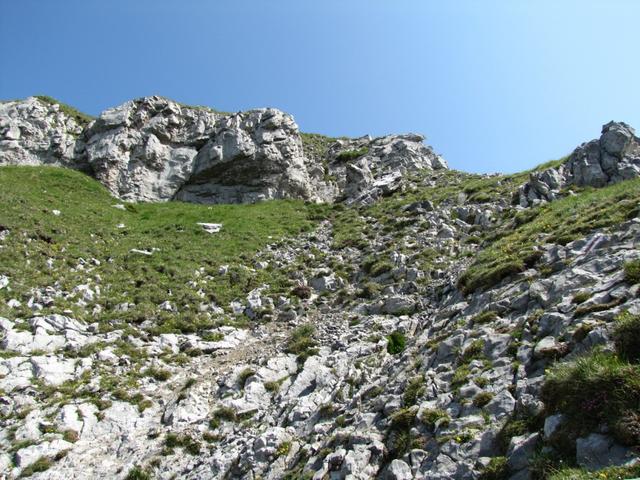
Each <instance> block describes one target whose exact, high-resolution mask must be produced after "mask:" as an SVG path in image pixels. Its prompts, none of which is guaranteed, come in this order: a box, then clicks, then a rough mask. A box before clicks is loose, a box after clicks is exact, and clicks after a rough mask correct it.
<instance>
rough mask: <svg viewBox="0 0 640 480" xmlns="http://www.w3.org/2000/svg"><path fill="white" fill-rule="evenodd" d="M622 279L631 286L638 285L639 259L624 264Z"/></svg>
mask: <svg viewBox="0 0 640 480" xmlns="http://www.w3.org/2000/svg"><path fill="white" fill-rule="evenodd" d="M624 278H625V280H626V281H627V282H629V283H631V284H636V283H640V259H638V260H631V261H629V262H626V263H625V264H624Z"/></svg>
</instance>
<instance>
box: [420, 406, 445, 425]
mask: <svg viewBox="0 0 640 480" xmlns="http://www.w3.org/2000/svg"><path fill="white" fill-rule="evenodd" d="M420 421H421V422H422V423H424V424H425V425H426V426H428V427H429V428H430V429H434V428H435V426H436V423H437V422H438V421H440V425H441V426H442V427H444V428H446V427H447V426H448V425H449V422H450V421H451V417H450V416H449V414H448V413H447V412H446V411H444V410H441V409H439V408H433V409H430V408H429V409H425V410H423V411H422V413H421V414H420Z"/></svg>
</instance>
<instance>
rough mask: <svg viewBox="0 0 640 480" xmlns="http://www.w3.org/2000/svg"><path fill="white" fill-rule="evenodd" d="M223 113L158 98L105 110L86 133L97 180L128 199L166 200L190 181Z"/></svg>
mask: <svg viewBox="0 0 640 480" xmlns="http://www.w3.org/2000/svg"><path fill="white" fill-rule="evenodd" d="M220 117H221V115H219V114H217V113H214V112H213V111H210V110H206V109H201V108H188V107H183V106H181V105H179V104H177V103H175V102H172V101H170V100H167V99H165V98H162V97H146V98H142V99H138V100H132V101H129V102H127V103H125V104H123V105H120V106H119V107H116V108H112V109H110V110H107V111H105V112H103V113H102V114H101V115H100V117H99V118H98V119H97V120H96V121H95V122H93V123H92V124H91V125H90V126H89V128H88V129H87V131H86V132H85V138H86V151H85V154H84V156H85V157H86V159H87V162H88V163H89V164H90V165H91V167H92V169H93V172H94V175H95V177H96V179H98V180H99V181H100V182H102V183H103V184H104V185H105V186H106V187H107V188H108V189H109V190H110V191H111V193H113V194H114V195H115V196H117V197H119V198H121V199H123V200H130V201H158V200H170V199H171V198H173V196H174V195H175V194H176V192H177V191H178V190H179V189H180V187H181V186H182V185H183V184H184V182H185V181H186V180H187V179H188V178H189V177H190V175H191V171H192V168H193V161H194V159H195V157H196V155H197V153H198V149H199V148H200V147H202V145H204V144H205V143H206V141H207V139H208V137H209V135H211V133H213V131H214V128H215V125H216V122H217V121H218V119H219V118H220Z"/></svg>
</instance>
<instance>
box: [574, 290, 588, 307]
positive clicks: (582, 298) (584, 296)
mask: <svg viewBox="0 0 640 480" xmlns="http://www.w3.org/2000/svg"><path fill="white" fill-rule="evenodd" d="M590 298H591V293H590V292H586V291H583V292H578V293H576V294H575V295H574V296H573V299H572V300H571V303H575V304H576V305H580V304H581V303H584V302H586V301H587V300H589V299H590Z"/></svg>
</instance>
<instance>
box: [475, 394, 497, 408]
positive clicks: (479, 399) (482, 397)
mask: <svg viewBox="0 0 640 480" xmlns="http://www.w3.org/2000/svg"><path fill="white" fill-rule="evenodd" d="M493 397H494V394H493V393H492V392H480V393H478V394H477V395H476V396H475V397H473V405H474V406H476V407H478V408H482V407H484V406H485V405H486V404H487V403H489V402H490V401H491V400H493Z"/></svg>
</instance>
